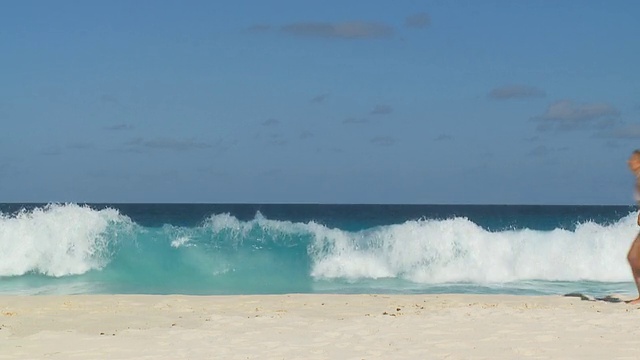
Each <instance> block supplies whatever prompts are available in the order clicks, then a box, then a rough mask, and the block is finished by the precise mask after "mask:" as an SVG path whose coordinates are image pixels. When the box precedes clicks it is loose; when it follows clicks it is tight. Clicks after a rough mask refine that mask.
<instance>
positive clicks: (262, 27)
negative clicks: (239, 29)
mask: <svg viewBox="0 0 640 360" xmlns="http://www.w3.org/2000/svg"><path fill="white" fill-rule="evenodd" d="M247 30H249V31H251V32H256V33H261V32H267V31H269V30H271V25H269V24H255V25H252V26H250V27H249V28H247Z"/></svg>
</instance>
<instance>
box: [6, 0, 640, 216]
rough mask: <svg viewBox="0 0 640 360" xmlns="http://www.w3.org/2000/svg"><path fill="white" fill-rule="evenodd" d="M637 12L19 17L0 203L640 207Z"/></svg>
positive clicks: (293, 9)
mask: <svg viewBox="0 0 640 360" xmlns="http://www.w3.org/2000/svg"><path fill="white" fill-rule="evenodd" d="M638 13H640V3H639V2H637V1H614V2H607V1H542V0H540V1H521V2H515V1H506V0H505V1H397V2H391V1H367V2H364V1H358V2H356V1H233V2H232V1H228V2H214V1H183V2H177V1H101V2H99V1H84V2H81V1H55V2H52V1H10V2H5V3H4V4H3V10H2V12H0V54H2V55H1V56H0V67H1V68H2V69H3V71H2V72H1V73H0V121H1V124H2V126H1V128H2V131H1V132H0V201H1V202H278V203H289V202H295V203H300V202H303V203H425V204H632V203H633V199H632V195H631V194H632V184H633V181H634V178H633V176H632V175H631V173H630V172H629V171H628V170H627V167H626V160H627V158H628V156H629V154H630V153H631V151H632V150H634V149H635V148H640V72H639V71H638V66H639V64H640V43H639V42H638V36H639V35H640V22H638V20H637V14H638Z"/></svg>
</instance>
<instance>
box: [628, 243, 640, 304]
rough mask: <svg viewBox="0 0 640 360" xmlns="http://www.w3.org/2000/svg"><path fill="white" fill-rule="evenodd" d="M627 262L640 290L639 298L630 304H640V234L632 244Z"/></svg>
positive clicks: (639, 292) (639, 291) (639, 290)
mask: <svg viewBox="0 0 640 360" xmlns="http://www.w3.org/2000/svg"><path fill="white" fill-rule="evenodd" d="M627 260H628V261H629V265H630V266H631V273H632V274H633V281H635V282H636V287H637V288H638V297H637V298H636V299H634V300H631V301H628V303H629V304H640V234H638V236H636V238H635V240H633V243H632V244H631V249H629V254H628V255H627Z"/></svg>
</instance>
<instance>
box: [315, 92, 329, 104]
mask: <svg viewBox="0 0 640 360" xmlns="http://www.w3.org/2000/svg"><path fill="white" fill-rule="evenodd" d="M328 97H329V94H320V95H318V96H315V97H314V98H313V99H311V102H312V103H321V102H324V101H325V100H326V99H327V98H328Z"/></svg>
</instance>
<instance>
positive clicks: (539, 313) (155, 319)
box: [0, 294, 640, 359]
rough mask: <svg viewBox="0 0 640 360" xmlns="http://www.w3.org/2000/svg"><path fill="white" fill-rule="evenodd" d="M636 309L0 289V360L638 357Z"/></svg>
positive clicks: (502, 301) (488, 300) (546, 302)
mask: <svg viewBox="0 0 640 360" xmlns="http://www.w3.org/2000/svg"><path fill="white" fill-rule="evenodd" d="M639 339H640V306H634V305H628V304H625V303H610V302H605V301H584V300H581V299H580V298H575V297H562V296H541V297H533V296H503V295H326V294H313V295H266V296H153V295H104V296H103V295H86V296H85V295H74V296H0V359H521V358H533V359H638V358H639V357H640V355H639V352H640V347H639V345H638V344H639Z"/></svg>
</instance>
